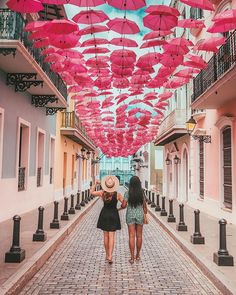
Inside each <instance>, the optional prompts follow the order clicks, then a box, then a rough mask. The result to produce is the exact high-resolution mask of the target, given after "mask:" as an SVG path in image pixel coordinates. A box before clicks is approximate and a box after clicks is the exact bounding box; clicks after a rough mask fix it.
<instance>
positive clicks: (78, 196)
mask: <svg viewBox="0 0 236 295" xmlns="http://www.w3.org/2000/svg"><path fill="white" fill-rule="evenodd" d="M75 209H76V210H81V206H80V192H78V193H77V201H76V205H75Z"/></svg>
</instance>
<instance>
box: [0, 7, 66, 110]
mask: <svg viewBox="0 0 236 295" xmlns="http://www.w3.org/2000/svg"><path fill="white" fill-rule="evenodd" d="M24 27H25V20H24V19H23V17H22V16H21V14H19V13H16V12H13V11H10V10H9V9H6V8H1V9H0V69H1V70H2V71H4V72H5V73H7V84H8V85H12V86H14V87H15V91H16V92H23V91H26V90H27V91H28V92H29V93H30V94H31V95H32V103H33V101H34V103H33V104H35V100H36V104H37V105H36V104H35V106H37V107H38V106H41V107H45V106H49V107H64V108H65V107H66V106H67V102H66V100H67V87H66V85H65V84H64V82H63V81H62V79H61V78H60V76H59V75H58V74H56V73H54V72H52V71H51V69H50V65H49V63H46V62H44V56H43V55H41V54H40V52H41V49H39V48H34V47H33V42H32V41H31V40H29V39H28V35H29V34H28V32H25V31H24ZM33 97H34V100H33ZM42 101H43V102H42ZM45 101H46V103H45Z"/></svg>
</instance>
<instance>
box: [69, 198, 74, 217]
mask: <svg viewBox="0 0 236 295" xmlns="http://www.w3.org/2000/svg"><path fill="white" fill-rule="evenodd" d="M74 199H75V196H74V195H71V196H70V209H69V214H75V207H74Z"/></svg>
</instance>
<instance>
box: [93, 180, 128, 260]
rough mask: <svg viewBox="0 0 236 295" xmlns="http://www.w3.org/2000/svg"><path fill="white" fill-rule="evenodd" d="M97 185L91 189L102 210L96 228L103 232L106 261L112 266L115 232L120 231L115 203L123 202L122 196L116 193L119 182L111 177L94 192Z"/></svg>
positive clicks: (102, 182) (103, 181)
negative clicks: (99, 200)
mask: <svg viewBox="0 0 236 295" xmlns="http://www.w3.org/2000/svg"><path fill="white" fill-rule="evenodd" d="M97 184H98V183H97V182H96V183H95V185H94V186H93V187H92V188H91V190H90V193H91V195H93V196H97V197H101V198H102V200H103V208H102V210H101V212H100V215H99V218H98V223H97V228H100V229H101V230H103V236H104V247H105V251H106V260H107V261H108V262H109V263H110V264H112V253H113V249H114V245H115V232H116V230H120V229H121V224H120V216H119V213H118V209H117V202H118V201H120V202H121V203H122V202H123V199H124V198H123V196H122V195H121V194H120V193H118V192H117V189H118V187H119V180H118V178H117V177H115V176H113V175H108V176H106V177H104V178H103V179H102V181H101V188H102V189H101V190H98V191H95V187H96V185H97Z"/></svg>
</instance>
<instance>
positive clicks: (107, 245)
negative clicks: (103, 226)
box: [103, 231, 109, 259]
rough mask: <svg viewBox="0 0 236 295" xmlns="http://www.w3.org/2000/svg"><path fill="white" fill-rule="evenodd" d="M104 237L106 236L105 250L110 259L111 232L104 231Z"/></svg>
mask: <svg viewBox="0 0 236 295" xmlns="http://www.w3.org/2000/svg"><path fill="white" fill-rule="evenodd" d="M103 237H104V247H105V251H106V259H108V255H109V252H108V249H109V232H108V231H104V232H103Z"/></svg>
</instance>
